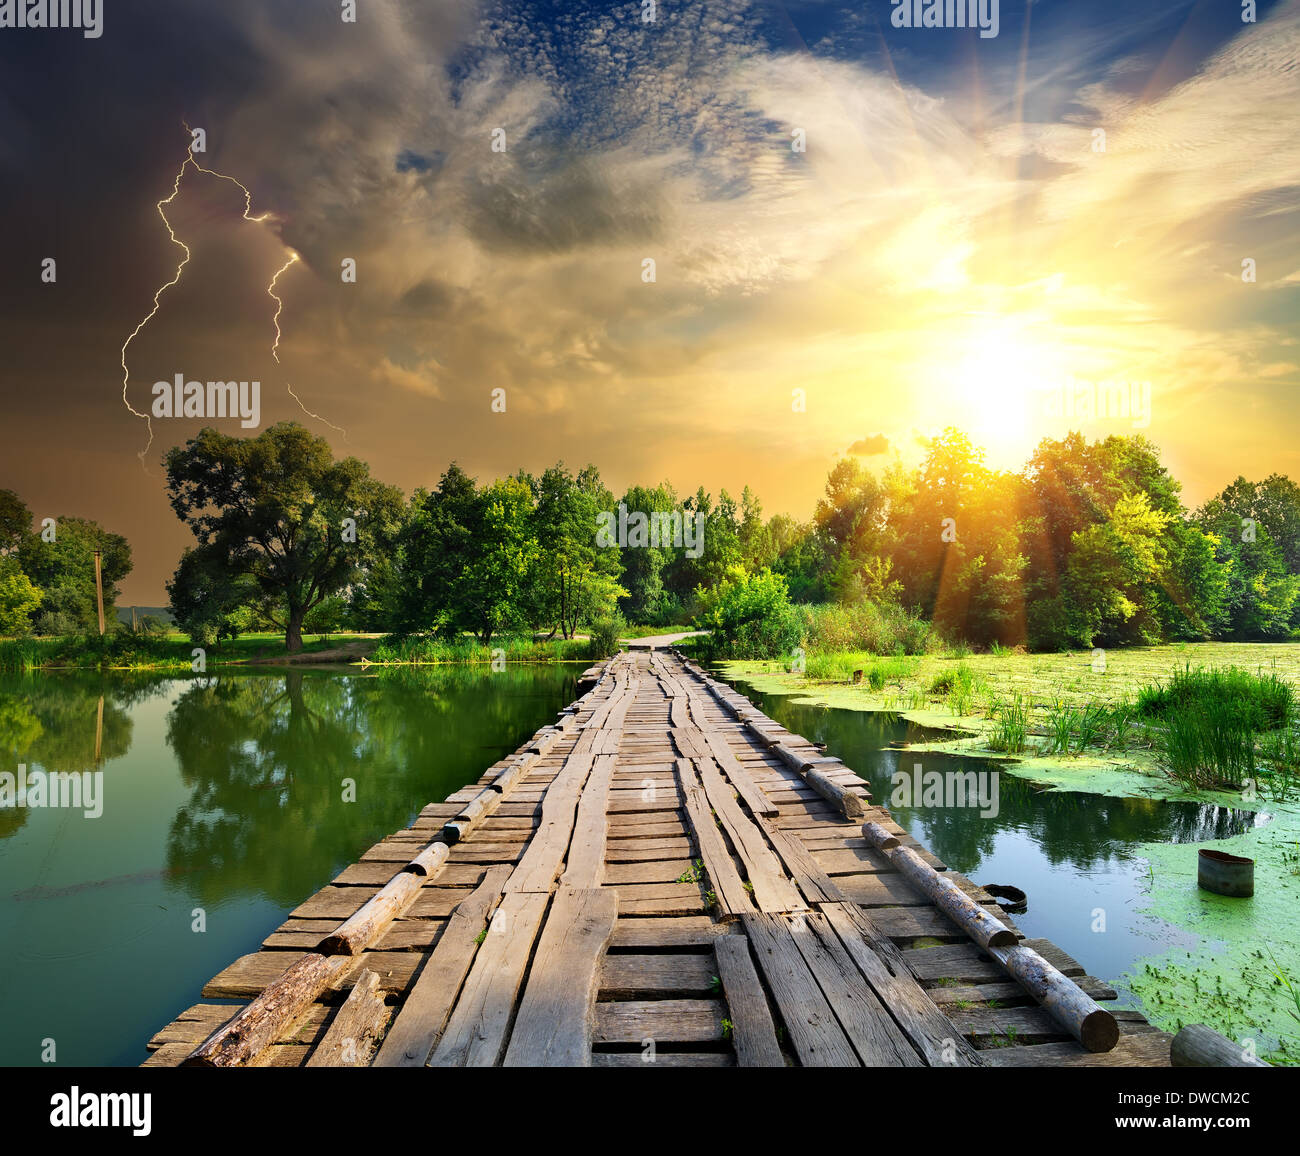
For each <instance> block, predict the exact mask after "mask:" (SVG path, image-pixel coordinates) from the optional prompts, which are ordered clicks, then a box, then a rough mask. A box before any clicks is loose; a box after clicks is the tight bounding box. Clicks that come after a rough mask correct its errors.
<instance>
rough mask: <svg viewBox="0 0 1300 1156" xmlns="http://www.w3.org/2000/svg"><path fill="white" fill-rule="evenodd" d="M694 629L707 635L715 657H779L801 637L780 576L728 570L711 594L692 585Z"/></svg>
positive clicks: (769, 573)
mask: <svg viewBox="0 0 1300 1156" xmlns="http://www.w3.org/2000/svg"><path fill="white" fill-rule="evenodd" d="M695 597H696V598H697V599H698V600H699V603H700V613H699V615H698V616H697V617H696V620H695V621H696V626H697V628H698V629H700V630H707V631H709V632H710V636H711V641H710V644H709V646H708V648H707V649H708V650H709V652H710V653H711V654H712V655H713V656H714V657H718V658H783V657H785V656H786V655H788V654H789V653H790V652H791V651H792V650H793V649H794V648H795V647H796V646H798V645H799V643H800V641H801V640H802V638H803V630H802V628H801V626H800V622H799V619H798V616H797V615H796V614H795V611H794V608H793V607H792V606H791V605H790V592H789V588H788V587H787V586H786V582H785V579H784V578H783V577H782V576H781V575H780V574H773V573H772V571H771V570H768V569H763V570H761V571H759V572H758V573H757V574H750V573H748V572H746V570H745V569H744V568H743V567H741V566H733V567H732V568H731V569H730V570H728V572H727V576H726V578H724V579H723V580H722V581H721V582H719V583H718V585H716V586H714V587H713V588H712V589H711V590H705V589H704V588H703V587H697V588H696V590H695Z"/></svg>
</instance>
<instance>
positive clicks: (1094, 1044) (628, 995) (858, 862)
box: [147, 650, 1170, 1067]
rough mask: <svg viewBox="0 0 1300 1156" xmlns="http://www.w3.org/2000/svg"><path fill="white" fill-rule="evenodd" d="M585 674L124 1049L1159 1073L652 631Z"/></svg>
mask: <svg viewBox="0 0 1300 1156" xmlns="http://www.w3.org/2000/svg"><path fill="white" fill-rule="evenodd" d="M588 675H589V676H590V678H589V680H588V683H587V685H591V683H592V682H594V683H595V685H594V686H592V688H591V689H590V690H589V691H588V692H587V693H586V694H585V695H583V697H582V698H581V699H579V700H578V701H577V702H576V703H574V704H572V705H571V706H570V707H568V708H566V710H565V711H564V712H563V714H562V715H561V717H560V719H559V721H558V723H557V724H556V725H555V726H550V727H544V728H543V729H542V730H540V731H539V732H538V733H537V734H535V735H534V736H533V737H532V738H531V739H529V740H528V741H527V742H526V743H525V744H524V745H523V746H522V747H521V748H520V749H519V750H518V751H517V752H515V754H513V755H512V756H511V757H509V758H508V759H505V760H503V761H502V762H500V763H498V764H496V765H495V766H494V767H492V768H490V769H489V770H488V771H487V772H486V773H485V774H484V775H483V777H482V778H481V779H480V780H479V782H478V783H477V784H475V785H474V786H471V787H468V788H466V789H464V790H462V791H458V792H456V793H455V794H454V795H451V796H449V797H448V798H447V800H446V801H445V802H442V803H434V804H432V805H430V806H427V807H425V808H424V810H423V811H421V812H420V815H419V817H418V818H417V819H416V820H415V822H414V823H412V825H411V826H410V827H409V828H407V829H405V830H402V831H398V832H397V833H395V834H393V835H391V836H390V837H388V838H387V839H384V840H383V841H382V842H380V843H377V844H375V846H373V847H371V848H370V850H368V851H367V852H366V853H365V854H364V855H362V856H361V858H360V860H359V861H358V862H356V863H355V864H353V865H352V866H350V867H348V868H347V869H346V870H345V871H344V872H343V873H342V874H341V875H339V876H338V878H337V879H335V880H334V881H333V882H332V883H331V884H330V885H329V886H327V887H325V888H323V889H322V890H321V891H319V892H317V893H316V894H315V895H313V896H311V898H309V899H307V900H306V901H305V902H304V903H303V904H302V905H301V906H299V907H298V908H296V909H295V910H294V911H292V912H291V913H290V917H289V919H288V920H287V921H286V922H285V923H284V924H283V925H282V926H281V927H280V928H278V929H277V930H276V931H275V932H274V933H273V934H272V935H270V936H268V937H267V939H266V940H265V942H264V943H263V944H262V949H261V950H260V951H258V952H256V953H254V954H252V955H246V956H244V957H243V958H241V959H238V960H236V961H235V962H234V963H232V964H231V965H230V966H229V967H227V968H226V969H225V970H224V971H222V972H221V973H220V974H219V975H217V976H215V977H213V978H212V979H211V980H210V981H209V982H208V984H207V985H206V986H205V987H204V988H203V992H202V995H203V997H204V998H206V999H209V1000H214V999H224V1000H231V999H238V1000H242V1001H246V1002H244V1003H243V1005H242V1006H232V1005H231V1004H230V1003H229V1002H227V1003H211V1002H210V1003H199V1004H196V1005H195V1006H194V1007H192V1008H190V1009H189V1010H188V1011H186V1012H184V1013H183V1014H182V1015H181V1016H180V1017H179V1018H178V1019H176V1020H175V1021H174V1022H173V1023H171V1024H168V1025H167V1026H166V1027H165V1028H163V1029H162V1030H161V1031H160V1032H158V1033H157V1034H156V1035H155V1036H154V1037H153V1039H152V1040H151V1041H150V1043H149V1048H150V1049H151V1051H152V1055H151V1057H150V1059H149V1060H148V1061H147V1065H160V1066H171V1065H177V1064H182V1063H184V1064H189V1065H205V1066H229V1065H254V1066H266V1065H274V1066H298V1065H306V1066H308V1067H311V1066H319V1065H329V1066H338V1065H355V1066H368V1065H374V1066H419V1065H426V1064H427V1065H430V1066H491V1065H502V1064H504V1065H591V1064H594V1065H599V1066H640V1065H644V1064H649V1063H653V1064H659V1065H693V1066H722V1065H728V1066H729V1065H734V1064H739V1065H763V1066H782V1065H869V1066H876V1065H885V1066H909V1067H920V1066H926V1065H930V1066H966V1065H975V1066H982V1065H996V1066H1018V1065H1033V1066H1040V1065H1042V1066H1050V1065H1065V1066H1084V1065H1111V1066H1116V1065H1119V1066H1125V1065H1133V1066H1164V1065H1168V1063H1169V1046H1170V1037H1169V1036H1168V1035H1166V1034H1165V1033H1163V1032H1159V1031H1156V1030H1155V1029H1154V1028H1153V1027H1151V1025H1149V1024H1147V1023H1146V1022H1145V1020H1144V1019H1143V1018H1142V1017H1141V1016H1140V1015H1138V1014H1136V1013H1134V1012H1124V1011H1114V1012H1111V1011H1107V1010H1105V1009H1103V1008H1101V1007H1100V1006H1099V1004H1098V1003H1097V1002H1095V1001H1106V1000H1113V999H1114V998H1115V992H1114V991H1112V990H1111V989H1110V988H1108V987H1107V986H1106V985H1105V984H1104V983H1102V982H1101V981H1099V980H1097V979H1094V978H1091V977H1089V976H1087V975H1085V974H1084V971H1083V968H1082V967H1081V966H1080V965H1079V964H1078V963H1076V962H1075V961H1074V960H1073V959H1071V958H1070V957H1069V956H1067V955H1066V954H1065V953H1064V952H1063V951H1061V950H1060V949H1058V948H1056V947H1054V946H1053V945H1052V944H1051V943H1048V942H1046V941H1044V940H1028V939H1025V938H1024V937H1023V936H1022V935H1021V934H1020V933H1019V932H1018V931H1017V930H1016V929H1015V928H1014V926H1013V925H1012V923H1011V921H1010V919H1009V918H1008V917H1007V915H1006V914H1005V913H1004V912H1003V911H1002V910H1001V908H1000V907H999V906H998V904H997V901H996V900H995V899H994V897H993V896H991V895H989V894H988V893H987V892H985V891H983V890H982V889H981V888H979V887H977V886H975V885H974V884H973V883H971V882H970V881H969V880H967V879H964V878H962V877H961V876H960V875H958V874H957V873H956V872H952V871H948V870H946V869H945V866H944V864H942V863H941V862H939V861H938V860H937V859H936V858H935V857H934V856H933V855H932V854H930V853H929V852H928V851H926V850H925V848H924V847H922V846H921V845H920V844H918V843H917V842H916V841H915V840H914V839H912V838H910V837H909V836H908V835H906V834H905V833H904V832H903V831H902V829H901V828H900V827H898V826H897V825H896V824H894V823H893V822H892V821H891V820H890V818H889V815H888V812H887V811H885V810H884V809H883V808H879V807H874V806H872V805H871V802H870V799H869V798H868V795H867V792H866V790H865V789H864V786H863V783H862V780H861V779H859V778H858V777H857V776H856V775H855V774H854V773H853V772H852V771H851V770H849V769H848V768H847V767H845V766H844V765H843V764H842V763H840V762H839V761H838V760H836V759H830V758H826V757H825V756H824V754H823V752H822V751H821V750H819V749H817V748H816V747H815V746H813V745H812V744H810V743H809V742H807V741H806V740H804V739H802V738H800V737H799V736H797V735H791V734H789V733H788V732H786V731H785V730H783V729H782V728H781V727H779V726H778V725H777V724H776V723H774V722H773V721H772V720H770V719H768V718H767V717H766V716H764V715H763V714H762V713H760V712H759V711H758V710H756V709H755V708H754V707H753V705H752V704H751V703H749V701H748V700H746V699H744V698H743V697H741V696H740V695H738V694H737V693H735V692H734V691H733V690H731V688H729V687H727V686H726V685H725V684H722V683H719V682H716V681H714V680H713V679H711V678H710V677H709V676H707V675H706V674H705V673H704V672H702V671H701V670H699V669H698V668H697V667H695V666H693V665H692V664H690V663H689V662H687V661H685V660H684V659H683V658H681V657H680V656H679V655H677V654H676V653H673V652H663V651H653V650H652V651H649V652H646V651H639V652H634V653H624V654H620V655H619V656H618V657H616V658H614V659H612V660H610V661H609V662H607V663H604V664H602V665H601V666H600V667H599V668H593V670H592V671H589V672H588Z"/></svg>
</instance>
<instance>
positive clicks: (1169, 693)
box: [1136, 665, 1297, 790]
mask: <svg viewBox="0 0 1300 1156" xmlns="http://www.w3.org/2000/svg"><path fill="white" fill-rule="evenodd" d="M1295 706H1296V698H1295V691H1294V690H1293V688H1292V687H1291V685H1290V684H1289V683H1287V682H1286V681H1284V680H1283V679H1282V678H1280V677H1279V676H1278V675H1277V674H1276V673H1275V672H1271V673H1269V674H1262V673H1256V674H1251V673H1250V672H1249V671H1246V670H1242V669H1240V668H1239V667H1235V666H1229V667H1220V668H1211V669H1205V668H1203V667H1196V668H1193V667H1192V666H1191V665H1185V666H1184V667H1183V668H1182V669H1181V670H1175V671H1174V672H1173V674H1172V675H1171V676H1170V677H1169V679H1168V681H1167V682H1154V683H1151V684H1149V685H1148V686H1144V687H1142V689H1141V690H1139V691H1138V697H1137V703H1136V711H1137V713H1138V714H1139V715H1141V716H1143V717H1145V718H1149V719H1152V720H1153V721H1155V722H1157V723H1159V724H1160V726H1161V728H1162V729H1161V732H1160V734H1159V736H1158V738H1157V749H1158V750H1159V752H1160V757H1161V760H1162V762H1163V763H1164V765H1165V768H1166V769H1167V770H1168V772H1169V774H1170V775H1172V776H1173V777H1174V778H1175V779H1177V780H1178V781H1179V782H1181V783H1183V784H1185V785H1186V786H1188V787H1190V788H1192V789H1195V790H1200V789H1206V790H1210V789H1216V788H1223V787H1229V788H1240V787H1242V786H1243V785H1244V784H1245V783H1246V782H1247V781H1250V780H1253V779H1254V778H1255V776H1256V774H1257V771H1258V763H1257V752H1256V743H1257V741H1260V740H1261V738H1262V742H1261V744H1260V746H1261V751H1260V753H1261V754H1263V755H1264V757H1265V761H1266V762H1268V763H1271V764H1272V765H1271V767H1270V770H1271V771H1272V772H1273V773H1274V774H1278V772H1279V771H1280V773H1281V774H1280V777H1281V778H1283V779H1287V778H1289V776H1290V775H1291V774H1292V773H1293V768H1294V767H1295V761H1294V760H1295V756H1296V754H1297V752H1296V743H1295V739H1294V738H1293V737H1290V736H1291V723H1292V721H1293V720H1294V717H1295V713H1296V709H1295ZM1265 732H1277V734H1276V735H1274V736H1269V735H1267V734H1266V733H1265Z"/></svg>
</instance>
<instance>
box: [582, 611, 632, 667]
mask: <svg viewBox="0 0 1300 1156" xmlns="http://www.w3.org/2000/svg"><path fill="white" fill-rule="evenodd" d="M626 629H627V623H626V622H625V621H624V620H623V616H622V615H621V614H619V613H618V612H617V611H615V612H614V614H613V615H612V616H611V617H609V618H601V619H598V620H597V621H595V622H593V623H592V624H591V631H590V634H591V640H590V644H589V647H588V651H587V657H588V658H609V657H611V656H612V655H615V654H617V653H618V649H619V647H618V640H619V639H620V638H621V637H622V636H623V631H625V630H626Z"/></svg>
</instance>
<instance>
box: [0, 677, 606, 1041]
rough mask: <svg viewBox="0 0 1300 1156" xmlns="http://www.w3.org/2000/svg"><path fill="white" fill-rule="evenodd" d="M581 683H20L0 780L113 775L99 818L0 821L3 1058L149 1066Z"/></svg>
mask: <svg viewBox="0 0 1300 1156" xmlns="http://www.w3.org/2000/svg"><path fill="white" fill-rule="evenodd" d="M580 669H581V667H577V666H568V667H564V666H534V667H511V668H509V669H508V670H507V671H505V672H503V673H497V674H492V673H490V672H489V671H488V668H487V667H448V668H432V669H431V668H425V669H422V670H415V671H413V670H410V669H404V670H401V671H385V672H380V673H376V672H374V671H373V670H372V671H370V672H368V673H364V674H363V673H358V672H355V671H353V670H352V669H351V668H348V669H347V670H346V671H339V670H328V671H327V670H293V671H288V672H286V671H284V670H280V671H267V672H260V673H240V674H229V675H227V674H222V675H218V676H215V677H206V678H205V677H199V676H195V677H190V678H172V677H166V678H159V677H158V676H156V675H150V676H136V675H130V674H112V675H85V674H75V675H38V676H31V677H24V676H3V675H0V751H2V752H3V754H2V757H3V764H2V765H0V770H7V771H10V772H11V773H12V772H16V770H17V765H18V764H19V763H25V764H26V765H27V767H28V769H29V772H30V771H32V770H36V769H40V770H47V771H92V770H94V769H95V768H96V767H98V768H99V770H101V771H102V772H103V774H102V778H101V780H100V781H101V783H102V793H103V814H102V815H101V816H100V817H99V818H87V817H85V815H84V814H83V812H82V811H80V810H70V809H53V808H47V809H36V808H30V807H29V808H25V809H17V808H5V809H2V810H0V944H2V945H3V947H4V950H3V952H0V1063H3V1064H38V1063H40V1062H41V1049H42V1046H43V1044H42V1041H44V1040H46V1039H53V1040H54V1041H55V1046H56V1048H57V1052H56V1058H57V1062H59V1063H61V1064H138V1063H140V1062H141V1061H142V1060H143V1059H144V1058H145V1056H146V1054H147V1053H146V1052H145V1050H144V1044H145V1041H146V1040H147V1039H148V1038H149V1036H150V1035H152V1034H153V1032H154V1031H156V1030H157V1029H158V1028H160V1027H162V1026H163V1025H164V1024H166V1023H167V1022H168V1021H169V1020H171V1019H172V1018H174V1017H175V1015H176V1013H178V1012H180V1011H182V1010H184V1009H185V1008H186V1007H189V1006H190V1005H191V1004H193V1003H195V1002H197V1000H198V998H199V989H200V987H201V986H202V985H203V983H205V982H206V981H207V980H208V979H209V978H210V977H211V976H213V975H215V974H216V973H217V972H218V971H220V970H221V969H222V968H223V967H225V966H226V965H227V964H228V963H230V962H231V961H232V960H234V959H235V958H236V957H237V956H240V955H243V954H245V953H247V952H250V951H256V950H257V947H258V944H259V943H260V942H261V940H262V939H263V938H264V937H265V936H266V935H267V934H268V933H269V932H270V931H272V930H273V929H274V928H275V927H276V926H278V925H279V924H280V923H281V922H282V921H283V920H284V918H285V915H286V913H287V912H288V911H289V910H291V909H292V908H294V907H296V906H297V905H298V904H299V903H301V902H302V900H303V899H305V898H306V897H307V896H308V895H310V894H311V893H312V892H314V891H316V890H317V889H318V888H320V887H322V886H323V885H324V884H326V883H328V882H329V880H330V879H331V878H333V877H334V876H335V875H336V874H337V873H338V872H339V870H341V869H342V868H343V867H344V866H346V865H347V864H348V863H351V862H353V861H354V860H355V859H356V858H357V856H359V855H360V854H361V853H362V852H363V851H364V850H365V849H366V848H367V847H369V846H370V845H371V844H372V843H374V842H376V841H377V840H379V839H381V838H383V837H384V836H385V835H388V834H389V833H391V832H392V831H394V830H396V829H397V828H398V827H401V826H403V825H405V824H406V823H408V822H410V820H411V819H412V818H413V817H414V815H415V813H416V812H417V811H418V810H419V809H420V808H421V807H422V806H423V805H424V804H425V803H428V802H433V801H439V800H441V799H442V798H444V797H445V796H446V795H447V794H449V793H450V792H452V791H454V790H457V789H458V788H459V787H461V786H462V785H464V784H465V783H466V782H469V781H472V780H473V779H476V778H478V776H479V775H480V774H482V772H483V771H484V770H485V769H486V768H487V766H489V765H490V764H491V763H493V762H495V761H496V760H497V759H499V758H501V757H502V755H504V754H505V753H507V752H509V751H511V750H513V749H514V748H515V747H516V746H518V745H519V743H521V742H522V741H523V740H524V739H525V738H526V737H527V736H528V735H529V734H531V733H532V732H533V731H534V730H536V729H537V727H538V726H541V725H542V724H544V723H548V722H551V721H553V719H554V717H555V714H556V712H557V711H558V710H559V709H560V708H561V707H562V706H564V704H565V703H567V702H570V701H572V699H573V697H574V693H575V672H576V671H578V670H580ZM101 712H102V713H101ZM345 779H352V780H354V781H355V802H344V801H343V793H344V789H345V787H344V780H345ZM196 908H202V909H203V912H204V914H205V917H206V922H207V929H206V931H205V932H203V933H202V934H199V933H196V932H195V931H194V930H193V929H192V924H193V922H194V914H193V913H194V911H195V909H196Z"/></svg>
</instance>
